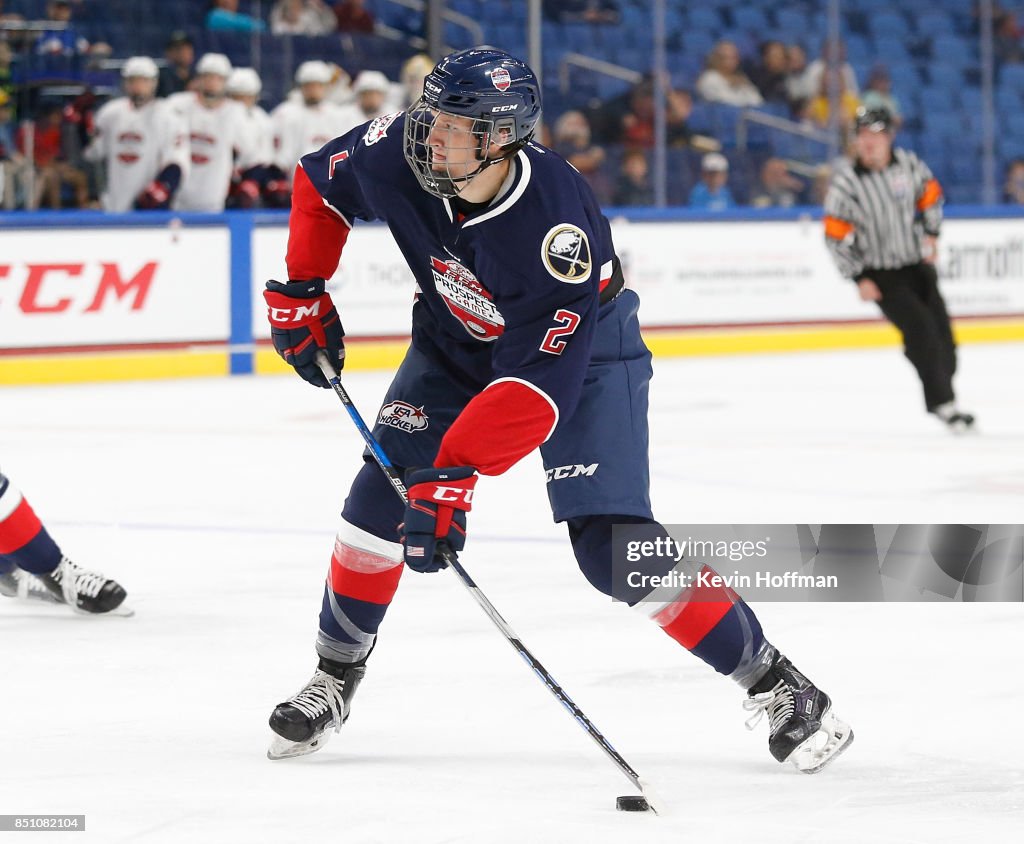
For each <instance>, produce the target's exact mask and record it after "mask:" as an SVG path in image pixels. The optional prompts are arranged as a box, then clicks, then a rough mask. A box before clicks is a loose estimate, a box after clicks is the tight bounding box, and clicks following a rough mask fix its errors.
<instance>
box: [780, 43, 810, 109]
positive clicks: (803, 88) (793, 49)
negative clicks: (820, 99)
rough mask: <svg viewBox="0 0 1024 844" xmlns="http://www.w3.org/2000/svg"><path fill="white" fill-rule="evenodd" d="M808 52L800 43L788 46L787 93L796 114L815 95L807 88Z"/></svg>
mask: <svg viewBox="0 0 1024 844" xmlns="http://www.w3.org/2000/svg"><path fill="white" fill-rule="evenodd" d="M806 75H807V53H805V52H804V48H803V47H801V46H800V45H799V44H789V45H787V47H786V94H787V96H788V97H789V106H790V108H791V109H792V110H793V113H794V114H798V113H799V112H800V111H801V110H802V108H803V106H804V104H805V103H806V102H807V101H808V100H810V99H811V97H813V96H814V91H812V90H808V88H807V79H806Z"/></svg>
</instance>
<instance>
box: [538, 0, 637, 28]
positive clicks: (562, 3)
mask: <svg viewBox="0 0 1024 844" xmlns="http://www.w3.org/2000/svg"><path fill="white" fill-rule="evenodd" d="M543 9H544V17H546V18H547V19H548V20H551V21H554V22H556V23H610V24H617V23H618V22H619V21H620V20H621V18H622V13H621V12H620V11H619V4H618V3H617V2H615V0H544V6H543Z"/></svg>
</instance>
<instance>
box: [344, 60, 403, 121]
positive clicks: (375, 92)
mask: <svg viewBox="0 0 1024 844" xmlns="http://www.w3.org/2000/svg"><path fill="white" fill-rule="evenodd" d="M352 90H353V91H354V92H355V95H356V100H355V102H354V103H352V104H351V105H348V106H345V107H344V108H343V109H342V111H343V112H344V117H343V118H342V125H343V126H344V127H345V128H344V131H345V132H347V131H349V129H353V128H355V127H356V126H360V125H362V124H363V123H366V122H367V121H368V120H373V119H374V118H376V117H381V116H382V115H383V114H384V113H385V107H386V105H387V102H388V98H389V95H390V93H391V83H390V82H388V78H387V77H386V76H385V75H384V74H383V73H381V72H380V71H379V70H364V71H363V72H362V73H360V74H359V75H358V76H357V77H356V81H355V84H354V85H353V86H352Z"/></svg>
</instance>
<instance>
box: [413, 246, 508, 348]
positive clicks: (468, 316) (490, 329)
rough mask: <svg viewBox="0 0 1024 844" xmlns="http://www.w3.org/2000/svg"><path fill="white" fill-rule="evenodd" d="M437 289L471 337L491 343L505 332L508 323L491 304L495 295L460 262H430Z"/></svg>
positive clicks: (432, 260) (439, 260)
mask: <svg viewBox="0 0 1024 844" xmlns="http://www.w3.org/2000/svg"><path fill="white" fill-rule="evenodd" d="M430 270H431V274H432V275H433V277H434V288H435V289H436V290H437V292H438V293H439V294H440V296H441V298H442V299H443V300H444V303H445V305H446V306H447V307H448V310H449V312H450V313H451V315H452V316H453V317H455V318H456V319H457V320H458V321H459V322H461V323H462V327H463V328H465V329H466V331H467V332H468V333H469V335H470V336H471V337H474V338H475V339H477V340H482V341H483V342H485V343H490V342H491V341H493V340H497V339H498V338H499V337H500V336H501V333H502V332H503V331H504V330H505V320H504V318H503V317H502V315H501V313H500V312H499V311H498V308H497V306H495V304H494V302H492V301H491V294H490V293H488V292H487V290H485V289H484V286H483V285H482V284H481V283H480V282H479V281H477V278H476V276H475V275H473V273H471V272H470V271H469V270H467V269H466V268H465V267H464V266H462V264H460V263H459V262H458V261H454V260H451V259H449V260H447V261H442V260H441V259H440V258H433V257H432V258H431V259H430Z"/></svg>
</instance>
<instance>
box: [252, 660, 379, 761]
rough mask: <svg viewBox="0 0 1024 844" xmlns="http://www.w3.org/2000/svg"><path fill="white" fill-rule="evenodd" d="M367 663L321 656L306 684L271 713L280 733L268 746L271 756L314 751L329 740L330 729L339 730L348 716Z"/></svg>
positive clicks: (273, 724) (271, 717) (296, 754)
mask: <svg viewBox="0 0 1024 844" xmlns="http://www.w3.org/2000/svg"><path fill="white" fill-rule="evenodd" d="M364 674H366V666H365V665H364V664H363V663H359V664H358V665H342V664H340V663H336V662H330V661H328V660H325V659H321V660H320V667H319V668H317V670H316V673H315V674H314V675H313V679H311V680H310V681H309V682H308V683H306V685H305V687H304V688H303V689H302V691H300V692H299V693H298V694H297V695H294V696H293V697H290V698H288V700H286V701H285V702H284V703H279V704H278V705H277V707H276V708H275V709H274V712H273V714H272V715H271V716H270V729H272V730H273V731H274V732H275V733H276V734H277V735H276V736H275V737H274V741H273V742H272V743H271V745H270V749H269V750H267V758H269V759H288V758H290V757H292V756H305V755H306V754H307V753H314V752H315V751H317V750H319V749H320V748H322V747H323V746H324V745H325V744H327V739H329V738H330V731H331V730H333V731H334V732H338V731H340V730H341V726H342V724H344V723H345V722H346V721H347V720H348V716H349V710H350V709H351V702H352V696H353V695H354V694H355V693H356V689H358V688H359V684H360V683H361V682H362V681H363V675H364Z"/></svg>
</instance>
